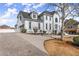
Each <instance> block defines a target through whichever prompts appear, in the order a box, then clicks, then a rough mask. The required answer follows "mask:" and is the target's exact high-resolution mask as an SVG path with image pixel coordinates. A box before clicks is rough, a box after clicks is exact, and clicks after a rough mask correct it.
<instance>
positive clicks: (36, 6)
mask: <svg viewBox="0 0 79 59" xmlns="http://www.w3.org/2000/svg"><path fill="white" fill-rule="evenodd" d="M44 5H45V4H44V3H40V4H37V5H34V6H33V8H35V9H37V8H39V7H42V6H44Z"/></svg>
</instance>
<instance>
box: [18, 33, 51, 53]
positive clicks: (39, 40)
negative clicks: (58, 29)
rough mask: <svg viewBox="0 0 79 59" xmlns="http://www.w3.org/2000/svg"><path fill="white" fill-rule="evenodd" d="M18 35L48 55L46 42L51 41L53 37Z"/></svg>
mask: <svg viewBox="0 0 79 59" xmlns="http://www.w3.org/2000/svg"><path fill="white" fill-rule="evenodd" d="M17 35H18V36H20V37H22V38H23V39H25V40H26V41H28V42H30V43H31V44H32V45H34V46H35V47H37V48H38V49H40V50H41V51H43V52H45V53H46V54H47V51H46V50H45V48H44V41H45V40H48V39H51V38H52V37H51V35H32V34H26V33H17Z"/></svg>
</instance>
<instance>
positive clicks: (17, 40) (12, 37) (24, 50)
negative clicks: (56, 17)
mask: <svg viewBox="0 0 79 59" xmlns="http://www.w3.org/2000/svg"><path fill="white" fill-rule="evenodd" d="M30 37H31V36H30ZM31 38H32V37H31ZM32 39H33V38H32ZM29 40H30V39H29ZM0 55H2V56H43V55H47V54H46V53H45V52H44V51H42V50H40V49H39V48H38V47H36V46H35V45H33V44H32V43H31V42H29V41H28V37H27V38H26V40H25V39H23V37H21V36H20V35H19V33H18V34H17V33H0Z"/></svg>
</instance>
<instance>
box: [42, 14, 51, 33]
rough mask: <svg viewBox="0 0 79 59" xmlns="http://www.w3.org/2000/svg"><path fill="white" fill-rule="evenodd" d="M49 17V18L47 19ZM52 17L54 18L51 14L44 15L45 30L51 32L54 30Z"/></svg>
mask: <svg viewBox="0 0 79 59" xmlns="http://www.w3.org/2000/svg"><path fill="white" fill-rule="evenodd" d="M46 17H47V19H46ZM50 18H52V17H51V16H47V15H44V29H43V30H44V31H46V32H47V33H51V32H52V19H51V20H50ZM46 24H47V29H46ZM50 24H51V30H50Z"/></svg>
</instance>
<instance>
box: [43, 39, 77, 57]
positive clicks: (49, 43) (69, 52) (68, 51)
mask: <svg viewBox="0 0 79 59" xmlns="http://www.w3.org/2000/svg"><path fill="white" fill-rule="evenodd" d="M66 39H67V40H68V39H69V40H70V38H65V40H63V41H61V40H57V39H49V40H46V41H44V47H45V50H46V51H47V52H48V54H49V55H50V56H79V47H78V46H75V45H74V44H73V43H72V41H71V40H70V41H69V40H68V41H66ZM71 39H72V38H71Z"/></svg>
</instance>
